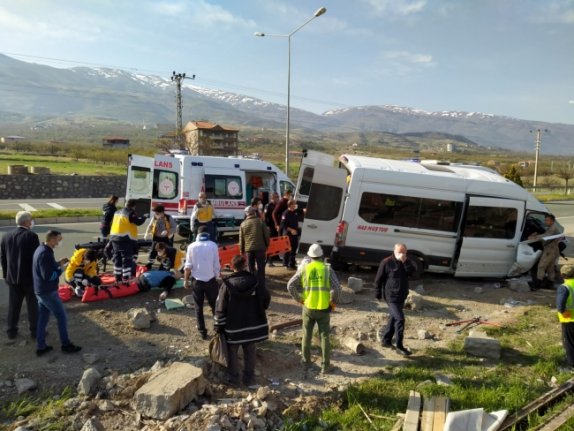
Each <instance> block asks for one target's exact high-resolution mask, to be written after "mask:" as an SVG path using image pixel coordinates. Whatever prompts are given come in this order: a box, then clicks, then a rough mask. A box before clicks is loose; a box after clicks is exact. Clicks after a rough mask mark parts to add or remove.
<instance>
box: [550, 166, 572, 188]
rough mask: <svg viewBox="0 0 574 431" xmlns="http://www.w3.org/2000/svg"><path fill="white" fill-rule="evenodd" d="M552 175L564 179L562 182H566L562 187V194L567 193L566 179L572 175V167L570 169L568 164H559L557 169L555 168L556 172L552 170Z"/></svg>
mask: <svg viewBox="0 0 574 431" xmlns="http://www.w3.org/2000/svg"><path fill="white" fill-rule="evenodd" d="M554 175H556V176H557V177H558V178H562V179H563V180H564V182H565V183H566V185H565V187H564V194H568V180H570V178H573V177H574V169H572V168H571V167H570V164H568V165H566V164H563V165H560V166H559V167H558V169H556V172H554Z"/></svg>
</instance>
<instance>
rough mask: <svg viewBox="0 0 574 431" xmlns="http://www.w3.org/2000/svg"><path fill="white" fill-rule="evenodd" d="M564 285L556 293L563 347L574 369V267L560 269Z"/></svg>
mask: <svg viewBox="0 0 574 431" xmlns="http://www.w3.org/2000/svg"><path fill="white" fill-rule="evenodd" d="M560 275H561V276H562V278H563V279H564V284H562V285H561V286H559V287H558V290H557V291H556V309H557V310H558V320H559V321H560V323H561V324H562V325H561V326H562V345H563V346H564V350H566V361H567V362H568V365H569V366H570V367H571V368H573V369H574V265H564V266H562V268H560Z"/></svg>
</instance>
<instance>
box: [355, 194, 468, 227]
mask: <svg viewBox="0 0 574 431" xmlns="http://www.w3.org/2000/svg"><path fill="white" fill-rule="evenodd" d="M461 210H462V203H460V202H454V201H446V200H439V199H424V198H417V197H414V196H399V195H387V194H381V193H371V192H365V193H363V194H362V196H361V203H360V206H359V216H360V217H361V218H362V219H363V220H365V221H366V222H368V223H373V224H384V225H393V226H403V227H411V228H417V229H429V230H439V231H445V232H456V229H457V226H458V221H459V218H460V213H461Z"/></svg>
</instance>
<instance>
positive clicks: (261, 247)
mask: <svg viewBox="0 0 574 431" xmlns="http://www.w3.org/2000/svg"><path fill="white" fill-rule="evenodd" d="M245 215H246V216H247V218H246V219H245V220H243V222H242V223H241V226H239V252H240V253H241V254H247V262H248V267H249V272H250V273H251V274H253V275H256V276H257V281H258V283H259V285H260V286H262V287H265V257H266V252H267V247H268V246H269V229H267V226H265V223H264V222H263V220H261V218H259V216H258V214H257V210H256V209H255V208H254V207H252V206H251V207H247V208H245ZM256 267H257V271H256Z"/></svg>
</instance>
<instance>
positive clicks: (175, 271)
mask: <svg viewBox="0 0 574 431" xmlns="http://www.w3.org/2000/svg"><path fill="white" fill-rule="evenodd" d="M155 250H156V252H157V259H158V260H159V262H160V264H159V268H158V270H159V271H170V272H171V274H172V276H173V278H174V281H175V280H178V279H180V278H181V277H182V276H183V265H184V263H185V252H183V251H181V250H177V249H176V248H174V247H169V246H168V245H167V244H165V243H163V242H158V243H157V244H156V245H155ZM174 284H175V283H174ZM162 287H163V292H162V293H161V294H160V295H159V299H160V301H163V300H164V299H165V298H167V297H168V295H169V293H170V291H171V288H172V287H173V284H171V285H170V283H163V285H162Z"/></svg>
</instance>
